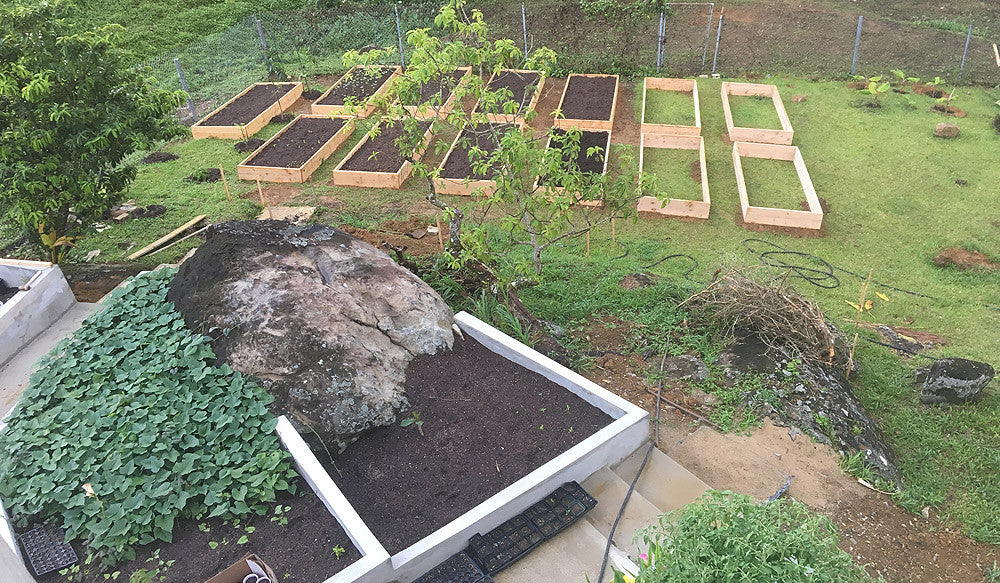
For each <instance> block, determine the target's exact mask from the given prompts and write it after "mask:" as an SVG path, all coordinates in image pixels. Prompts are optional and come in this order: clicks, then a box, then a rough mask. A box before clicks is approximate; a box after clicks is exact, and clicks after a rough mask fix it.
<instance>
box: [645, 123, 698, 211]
mask: <svg viewBox="0 0 1000 583" xmlns="http://www.w3.org/2000/svg"><path fill="white" fill-rule="evenodd" d="M646 148H663V149H670V150H697V151H698V162H699V164H700V173H701V200H697V199H678V198H673V197H669V198H665V199H661V198H660V197H656V196H640V197H639V202H638V204H637V205H636V210H637V211H638V212H640V213H656V214H658V215H663V216H667V217H686V218H692V219H707V218H708V215H709V211H710V210H711V208H712V199H711V197H710V196H709V192H708V169H707V167H706V165H705V138H703V137H701V136H671V135H666V134H642V137H641V138H640V140H639V170H640V171H642V172H646V169H645V156H644V153H645V151H646ZM664 194H667V195H669V194H673V193H664Z"/></svg>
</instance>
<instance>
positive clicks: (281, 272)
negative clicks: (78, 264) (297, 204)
mask: <svg viewBox="0 0 1000 583" xmlns="http://www.w3.org/2000/svg"><path fill="white" fill-rule="evenodd" d="M167 298H168V299H169V300H170V301H172V302H173V303H174V305H175V306H177V310H178V311H179V312H180V313H181V315H182V316H183V317H184V321H185V322H186V323H187V325H188V326H189V327H190V328H191V329H192V330H195V331H200V332H203V333H205V332H207V331H209V330H217V331H220V332H217V333H213V334H212V336H213V337H215V339H214V340H213V342H212V348H213V349H214V350H215V352H216V354H217V355H218V357H219V359H220V360H222V361H224V362H226V363H228V364H229V365H230V366H232V367H233V368H234V369H236V370H238V371H241V372H244V373H247V374H254V375H256V376H258V377H259V378H260V379H261V380H262V381H263V382H264V384H265V386H266V387H267V388H268V390H269V391H270V392H271V394H272V395H273V396H274V397H275V402H274V405H273V407H274V409H275V412H276V413H277V414H284V415H287V416H288V418H289V420H290V421H291V422H292V423H293V424H296V425H297V426H298V427H299V429H300V431H301V432H302V433H306V434H315V435H316V436H318V437H319V438H320V439H322V440H323V442H324V444H325V445H326V446H327V447H328V448H329V449H330V450H331V451H336V450H338V449H339V450H343V449H344V448H345V447H346V446H347V444H349V443H351V442H352V441H353V440H355V439H356V438H357V436H358V435H359V434H360V433H361V432H362V431H364V430H366V429H371V428H374V427H380V426H384V425H390V424H393V423H394V422H395V421H396V418H397V414H398V413H399V411H401V410H403V409H405V408H406V407H408V406H409V403H408V400H407V397H406V395H405V394H404V392H403V383H404V381H405V370H406V367H407V365H408V364H409V362H410V361H411V360H412V359H413V358H414V357H415V356H418V355H421V354H435V353H437V352H438V351H440V350H442V349H444V348H450V347H451V345H452V342H453V336H452V328H451V327H452V321H453V315H452V312H451V309H450V308H448V306H447V304H445V302H444V300H442V299H441V297H440V296H439V295H438V294H437V293H436V292H435V291H434V290H433V289H431V288H430V286H428V285H427V284H425V283H424V282H423V281H422V280H420V279H419V278H418V277H417V276H415V275H413V274H412V273H410V272H409V271H407V270H405V269H403V268H402V267H400V266H398V265H397V264H396V263H395V262H393V261H392V259H390V258H389V257H388V256H387V255H386V254H384V253H382V252H381V251H378V250H377V249H375V248H374V247H372V246H371V245H369V244H368V243H365V242H363V241H360V240H358V239H355V238H354V237H352V236H350V235H348V234H347V233H345V232H343V231H341V230H339V229H335V228H333V227H328V226H325V225H304V226H297V225H290V224H289V223H285V222H280V221H235V222H230V223H223V224H220V225H214V226H213V227H212V228H211V229H209V231H208V239H207V241H206V242H205V243H204V244H203V245H201V247H199V248H198V251H196V252H195V254H194V255H193V256H192V257H191V258H190V259H188V260H187V261H185V262H184V264H183V265H182V266H181V269H180V271H179V272H178V274H177V277H176V278H174V281H173V282H172V283H171V286H170V292H169V293H168V295H167Z"/></svg>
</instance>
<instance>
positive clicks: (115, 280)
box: [60, 263, 150, 303]
mask: <svg viewBox="0 0 1000 583" xmlns="http://www.w3.org/2000/svg"><path fill="white" fill-rule="evenodd" d="M60 267H61V268H62V270H63V274H64V275H65V276H66V281H68V282H69V286H70V289H72V290H73V295H74V296H76V301H78V302H89V303H93V302H96V301H98V300H100V299H101V298H103V297H104V296H105V295H107V294H108V292H110V291H111V290H113V289H115V287H116V286H117V285H118V284H120V283H121V282H123V281H125V278H127V277H132V276H133V275H136V274H138V273H139V272H140V271H145V270H146V269H149V268H150V266H146V265H142V264H138V263H128V264H114V263H95V264H90V263H67V264H65V265H60Z"/></svg>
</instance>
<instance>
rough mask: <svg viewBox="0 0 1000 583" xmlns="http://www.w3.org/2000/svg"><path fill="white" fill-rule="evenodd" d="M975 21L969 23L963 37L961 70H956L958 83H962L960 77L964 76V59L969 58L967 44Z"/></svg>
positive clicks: (970, 40)
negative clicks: (967, 32)
mask: <svg viewBox="0 0 1000 583" xmlns="http://www.w3.org/2000/svg"><path fill="white" fill-rule="evenodd" d="M974 24H975V21H973V22H970V23H969V34H968V35H967V36H966V37H965V52H963V53H962V68H961V69H959V70H958V82H959V83H961V82H962V75H964V74H965V59H966V58H967V57H968V56H969V43H970V42H972V26H973V25H974Z"/></svg>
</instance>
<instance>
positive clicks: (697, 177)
mask: <svg viewBox="0 0 1000 583" xmlns="http://www.w3.org/2000/svg"><path fill="white" fill-rule="evenodd" d="M690 172H691V180H694V181H695V182H697V183H698V184H701V161H700V160H694V161H692V162H691V170H690Z"/></svg>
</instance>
